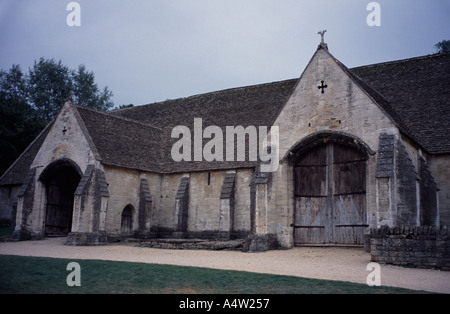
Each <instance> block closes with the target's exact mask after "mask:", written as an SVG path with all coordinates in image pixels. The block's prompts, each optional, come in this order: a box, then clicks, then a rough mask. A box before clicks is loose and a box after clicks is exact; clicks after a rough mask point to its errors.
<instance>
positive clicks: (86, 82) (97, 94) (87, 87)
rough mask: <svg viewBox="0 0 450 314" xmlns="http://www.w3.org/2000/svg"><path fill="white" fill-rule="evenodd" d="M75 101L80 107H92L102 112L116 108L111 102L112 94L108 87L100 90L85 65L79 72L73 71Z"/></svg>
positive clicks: (80, 67)
mask: <svg viewBox="0 0 450 314" xmlns="http://www.w3.org/2000/svg"><path fill="white" fill-rule="evenodd" d="M71 74H72V81H73V88H72V90H73V95H72V97H73V101H74V102H75V103H76V104H77V105H80V106H86V107H90V108H93V109H96V110H100V111H107V110H109V109H111V108H112V107H113V106H114V103H113V102H112V101H111V97H112V96H113V94H112V92H111V91H109V90H108V88H107V87H105V88H103V90H102V91H100V90H99V88H98V86H97V84H95V76H94V73H93V72H88V71H87V70H86V67H85V66H84V65H80V66H79V67H78V70H77V71H72V73H71Z"/></svg>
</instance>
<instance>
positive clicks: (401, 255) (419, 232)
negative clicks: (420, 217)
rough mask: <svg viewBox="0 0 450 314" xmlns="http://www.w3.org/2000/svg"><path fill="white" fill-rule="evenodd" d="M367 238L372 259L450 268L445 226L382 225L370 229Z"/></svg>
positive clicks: (446, 228) (449, 233)
mask: <svg viewBox="0 0 450 314" xmlns="http://www.w3.org/2000/svg"><path fill="white" fill-rule="evenodd" d="M366 237H367V238H366V251H368V252H370V254H371V260H372V262H377V263H383V264H393V265H399V266H411V267H418V268H437V269H441V270H447V271H450V232H449V230H448V226H443V227H441V228H433V227H427V226H420V227H391V228H390V227H387V226H382V227H381V228H379V229H376V228H374V229H370V232H369V233H368V234H367V235H366Z"/></svg>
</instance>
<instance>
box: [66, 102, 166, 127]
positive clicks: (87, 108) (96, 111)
mask: <svg viewBox="0 0 450 314" xmlns="http://www.w3.org/2000/svg"><path fill="white" fill-rule="evenodd" d="M74 106H75V107H76V108H77V110H78V109H82V110H83V109H85V110H87V111H91V112H94V113H97V114H101V115H106V116H108V117H113V118H115V119H119V120H124V121H127V122H131V123H135V124H139V125H142V126H147V127H150V128H153V129H156V130H158V131H162V129H161V128H158V127H157V126H154V125H151V124H148V123H143V122H141V121H137V120H133V119H129V118H125V117H122V116H119V115H115V114H112V112H104V111H99V110H95V109H92V108H89V107H85V106H80V105H74Z"/></svg>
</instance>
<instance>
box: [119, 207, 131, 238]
mask: <svg viewBox="0 0 450 314" xmlns="http://www.w3.org/2000/svg"><path fill="white" fill-rule="evenodd" d="M133 212H134V208H133V206H132V205H127V206H126V207H125V208H124V209H123V211H122V219H121V224H120V232H121V233H122V234H123V235H130V234H131V233H132V231H133Z"/></svg>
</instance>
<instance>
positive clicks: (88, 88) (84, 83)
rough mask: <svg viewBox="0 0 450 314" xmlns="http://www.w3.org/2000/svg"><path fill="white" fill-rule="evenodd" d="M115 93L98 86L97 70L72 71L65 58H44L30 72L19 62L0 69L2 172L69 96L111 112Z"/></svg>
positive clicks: (0, 162)
mask: <svg viewBox="0 0 450 314" xmlns="http://www.w3.org/2000/svg"><path fill="white" fill-rule="evenodd" d="M112 96H113V94H112V92H111V91H110V90H108V88H107V87H104V88H103V90H100V89H99V88H98V86H97V84H96V83H95V76H94V73H93V72H89V71H87V70H86V67H85V66H84V65H80V66H79V67H78V69H77V70H71V69H69V68H68V67H67V66H65V65H63V64H62V62H61V61H59V62H56V61H54V60H53V59H49V60H46V59H44V58H40V59H39V61H35V62H34V66H33V67H32V68H30V69H29V72H28V74H26V75H25V74H24V73H23V72H22V70H21V68H20V66H18V65H13V66H12V67H11V69H10V70H9V71H4V70H0V174H1V173H3V172H4V171H5V170H6V169H7V168H8V167H9V166H10V165H11V164H12V162H14V160H15V159H16V158H17V157H18V156H19V155H20V153H22V151H23V150H24V149H25V148H26V147H27V146H28V145H29V144H30V143H31V141H33V139H34V138H36V136H37V135H38V134H39V132H40V131H41V130H42V129H43V128H44V127H45V125H46V124H48V123H49V122H50V121H51V120H53V119H54V118H55V117H56V115H57V114H58V113H59V111H60V110H61V107H62V106H63V105H64V103H65V102H66V101H67V99H70V98H71V99H72V101H73V102H74V103H75V104H78V105H81V106H86V107H90V108H93V109H96V110H101V111H107V110H109V109H111V108H113V107H114V104H113V102H112V100H111V98H112Z"/></svg>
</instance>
